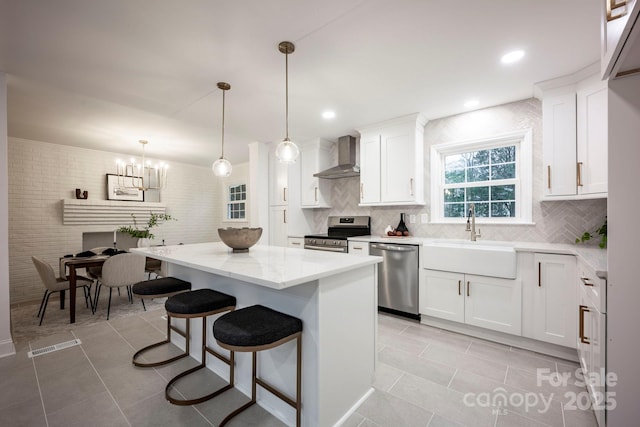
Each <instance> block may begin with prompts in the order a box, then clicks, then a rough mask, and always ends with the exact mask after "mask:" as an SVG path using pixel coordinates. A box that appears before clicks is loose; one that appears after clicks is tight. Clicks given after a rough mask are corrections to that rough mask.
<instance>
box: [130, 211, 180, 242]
mask: <svg viewBox="0 0 640 427" xmlns="http://www.w3.org/2000/svg"><path fill="white" fill-rule="evenodd" d="M131 218H133V225H132V226H131V225H126V226H122V227H120V228H118V231H119V232H120V233H127V234H129V235H130V236H131V237H137V238H140V239H153V238H154V235H153V234H152V233H151V231H149V230H150V229H152V228H153V227H156V226H157V225H158V222H159V221H176V219H175V218H173V217H172V216H171V215H168V214H157V213H154V212H151V216H150V217H149V220H148V221H147V224H146V225H145V226H144V228H138V222H137V221H136V216H135V215H134V214H131Z"/></svg>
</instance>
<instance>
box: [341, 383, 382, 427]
mask: <svg viewBox="0 0 640 427" xmlns="http://www.w3.org/2000/svg"><path fill="white" fill-rule="evenodd" d="M374 391H375V390H374V388H373V387H371V388H369V390H367V392H366V393H365V394H363V395H362V397H361V398H360V399H358V401H357V402H356V403H355V404H354V405H353V406H352V407H351V408H349V410H348V411H347V412H346V413H345V414H344V415H343V416H342V418H340V419H339V420H338V421H337V422H336V423H335V424H334V425H333V427H340V426H342V425H343V424H344V423H345V422H346V421H347V420H348V419H349V417H351V415H353V413H354V412H356V411H357V410H358V408H359V407H360V405H362V404H363V403H364V401H365V400H367V399H368V398H369V396H371V395H372V394H373V392H374Z"/></svg>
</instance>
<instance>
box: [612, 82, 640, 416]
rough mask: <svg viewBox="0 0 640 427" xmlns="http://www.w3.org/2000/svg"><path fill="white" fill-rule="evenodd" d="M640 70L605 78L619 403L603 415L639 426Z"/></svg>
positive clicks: (614, 355)
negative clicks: (639, 239)
mask: <svg viewBox="0 0 640 427" xmlns="http://www.w3.org/2000/svg"><path fill="white" fill-rule="evenodd" d="M639 135H640V75H638V74H636V75H635V76H629V77H623V78H619V79H615V80H610V81H609V212H608V243H609V244H608V250H607V255H608V258H609V259H608V268H609V276H608V282H607V371H608V372H609V373H614V374H615V375H617V377H618V384H617V385H616V386H615V387H610V388H608V390H607V391H608V392H614V393H616V395H615V401H616V404H617V407H616V408H615V410H613V411H609V412H608V414H607V417H608V418H607V425H608V426H609V427H623V426H630V425H637V424H638V420H639V419H640V406H639V405H638V385H639V384H640V367H638V354H640V341H638V332H637V329H636V328H637V327H638V325H640V310H639V309H638V304H639V303H640V286H639V285H638V258H639V257H638V245H639V241H638V230H637V228H638V218H639V216H640V198H638V182H640V168H638V159H640V137H639Z"/></svg>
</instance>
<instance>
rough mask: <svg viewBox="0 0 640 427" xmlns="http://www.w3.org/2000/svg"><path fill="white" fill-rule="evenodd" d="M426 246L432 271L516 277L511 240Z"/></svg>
mask: <svg viewBox="0 0 640 427" xmlns="http://www.w3.org/2000/svg"><path fill="white" fill-rule="evenodd" d="M423 249H424V250H423V256H424V268H428V269H430V270H441V271H453V272H457V273H467V274H477V275H479V276H490V277H503V278H507V279H515V277H516V251H515V249H514V248H513V246H509V245H508V242H505V243H502V242H491V243H489V242H486V243H485V242H470V241H460V242H430V243H426V244H424V246H423Z"/></svg>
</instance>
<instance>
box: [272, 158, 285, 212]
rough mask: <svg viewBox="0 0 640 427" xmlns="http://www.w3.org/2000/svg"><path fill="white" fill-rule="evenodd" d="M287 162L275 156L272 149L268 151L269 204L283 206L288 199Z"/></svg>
mask: <svg viewBox="0 0 640 427" xmlns="http://www.w3.org/2000/svg"><path fill="white" fill-rule="evenodd" d="M288 193H289V164H288V163H283V162H281V161H279V160H278V159H277V158H276V155H275V153H274V151H273V150H271V152H270V153H269V205H270V206H283V205H286V204H287V203H288V201H289V200H288V199H289V194H288Z"/></svg>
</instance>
